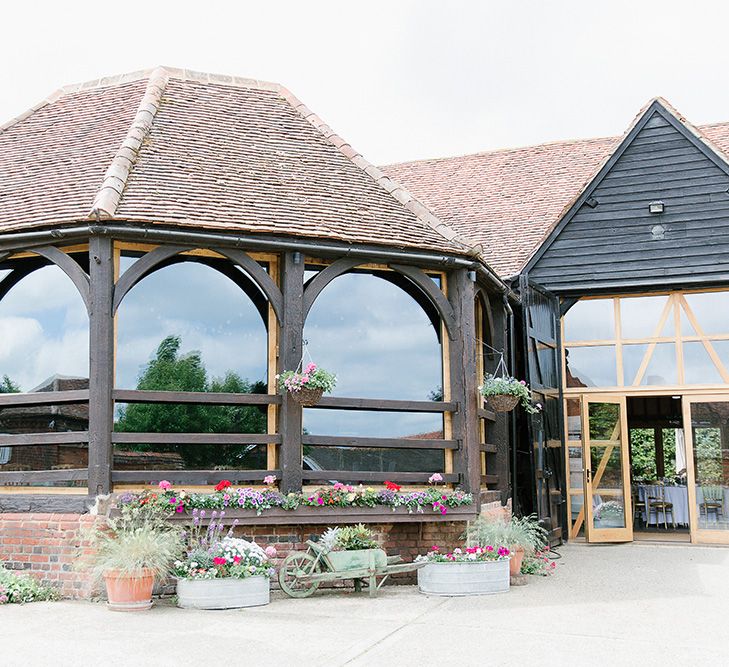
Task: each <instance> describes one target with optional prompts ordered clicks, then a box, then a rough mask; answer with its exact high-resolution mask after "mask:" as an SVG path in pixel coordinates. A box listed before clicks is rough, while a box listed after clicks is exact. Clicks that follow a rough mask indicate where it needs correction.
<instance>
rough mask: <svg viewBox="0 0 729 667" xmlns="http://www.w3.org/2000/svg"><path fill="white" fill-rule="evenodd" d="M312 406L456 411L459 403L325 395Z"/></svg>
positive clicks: (398, 410) (406, 410)
mask: <svg viewBox="0 0 729 667" xmlns="http://www.w3.org/2000/svg"><path fill="white" fill-rule="evenodd" d="M312 407H315V408H323V409H325V410H377V411H382V412H456V411H457V410H458V403H455V402H452V401H451V402H447V401H400V400H393V399H386V398H346V397H344V396H324V397H323V398H322V399H321V400H320V401H319V402H318V403H317V404H316V405H315V406H312Z"/></svg>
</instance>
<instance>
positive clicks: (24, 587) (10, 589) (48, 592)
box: [0, 376, 59, 605]
mask: <svg viewBox="0 0 729 667" xmlns="http://www.w3.org/2000/svg"><path fill="white" fill-rule="evenodd" d="M6 377H7V376H6ZM58 598H59V595H58V591H57V590H56V589H55V588H53V587H51V586H45V585H43V584H41V583H39V582H38V581H36V580H35V579H33V578H32V577H30V576H29V575H27V574H17V573H15V572H12V571H11V570H6V569H5V566H4V565H3V564H2V563H0V605H2V604H10V603H13V602H16V603H23V602H41V601H43V600H57V599H58Z"/></svg>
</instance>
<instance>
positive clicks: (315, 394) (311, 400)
mask: <svg viewBox="0 0 729 667" xmlns="http://www.w3.org/2000/svg"><path fill="white" fill-rule="evenodd" d="M289 395H290V396H291V398H293V399H294V400H295V401H296V402H297V403H301V405H304V406H307V405H316V404H317V403H318V402H319V401H320V400H321V397H322V396H323V395H324V390H323V389H315V388H314V387H302V388H301V389H297V390H296V391H290V392H289Z"/></svg>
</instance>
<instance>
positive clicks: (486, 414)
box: [478, 408, 496, 422]
mask: <svg viewBox="0 0 729 667" xmlns="http://www.w3.org/2000/svg"><path fill="white" fill-rule="evenodd" d="M478 416H479V418H480V419H485V420H486V421H490V422H495V421H496V413H495V412H494V411H493V410H488V409H487V408H479V409H478Z"/></svg>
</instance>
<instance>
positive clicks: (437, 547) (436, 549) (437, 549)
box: [430, 544, 440, 551]
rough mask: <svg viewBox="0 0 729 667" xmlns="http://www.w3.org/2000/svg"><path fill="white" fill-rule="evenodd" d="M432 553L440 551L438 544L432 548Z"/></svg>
mask: <svg viewBox="0 0 729 667" xmlns="http://www.w3.org/2000/svg"><path fill="white" fill-rule="evenodd" d="M430 550H431V551H439V550H440V547H439V546H438V545H437V544H434V545H433V546H432V547H430Z"/></svg>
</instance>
